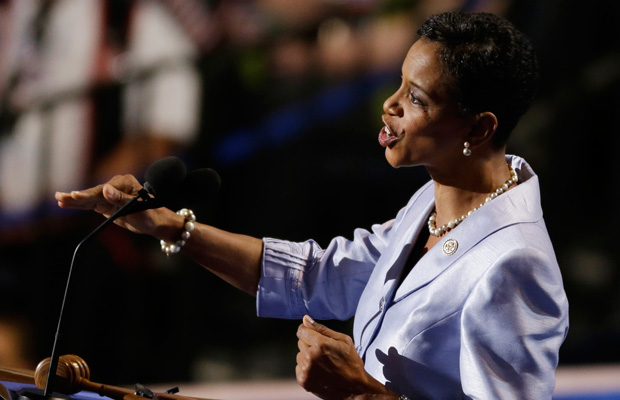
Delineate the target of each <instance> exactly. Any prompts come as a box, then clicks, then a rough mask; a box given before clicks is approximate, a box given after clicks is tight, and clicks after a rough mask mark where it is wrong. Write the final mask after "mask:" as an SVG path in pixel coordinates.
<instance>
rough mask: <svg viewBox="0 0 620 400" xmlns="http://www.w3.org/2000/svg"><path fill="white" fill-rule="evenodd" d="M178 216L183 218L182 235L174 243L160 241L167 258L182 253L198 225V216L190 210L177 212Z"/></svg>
mask: <svg viewBox="0 0 620 400" xmlns="http://www.w3.org/2000/svg"><path fill="white" fill-rule="evenodd" d="M176 214H177V215H178V216H180V217H182V218H183V229H182V231H181V233H180V234H177V238H176V239H175V240H174V241H166V240H164V239H162V240H161V241H160V244H161V250H162V251H163V252H164V253H165V254H166V255H167V256H169V255H171V254H176V253H178V252H179V251H181V249H182V248H183V246H185V243H186V241H187V240H189V238H190V237H191V232H192V231H193V230H194V226H195V223H196V215H195V214H194V212H193V211H192V210H190V209H188V208H182V209H180V210H179V211H177V212H176Z"/></svg>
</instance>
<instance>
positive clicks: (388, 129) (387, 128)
mask: <svg viewBox="0 0 620 400" xmlns="http://www.w3.org/2000/svg"><path fill="white" fill-rule="evenodd" d="M385 133H386V134H387V135H388V137H392V136H394V134H393V133H392V131H391V130H390V127H389V126H387V125H386V126H385Z"/></svg>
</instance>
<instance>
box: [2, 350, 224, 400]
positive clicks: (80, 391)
mask: <svg viewBox="0 0 620 400" xmlns="http://www.w3.org/2000/svg"><path fill="white" fill-rule="evenodd" d="M49 369H50V359H49V358H46V359H45V360H43V361H41V362H40V363H39V365H38V366H37V369H36V370H35V371H30V370H24V369H16V368H8V367H1V366H0V398H1V399H0V400H41V399H45V397H44V391H43V389H44V388H45V385H46V378H47V374H48V372H49ZM49 399H50V400H55V399H58V400H95V399H98V400H214V399H206V398H196V397H187V396H182V395H177V394H174V393H169V392H166V393H154V392H151V391H150V390H148V389H146V388H140V389H138V390H136V389H128V388H123V387H119V386H112V385H105V384H101V383H96V382H92V381H90V369H89V368H88V365H87V364H86V362H85V361H84V360H83V359H82V358H81V357H79V356H75V355H65V356H61V357H60V358H59V361H58V368H57V370H56V386H55V390H54V393H53V394H52V396H51V397H49Z"/></svg>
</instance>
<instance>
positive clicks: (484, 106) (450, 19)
mask: <svg viewBox="0 0 620 400" xmlns="http://www.w3.org/2000/svg"><path fill="white" fill-rule="evenodd" d="M418 35H419V36H420V37H421V38H425V39H428V40H430V41H433V42H437V43H440V44H441V48H440V50H439V58H440V59H441V60H442V62H443V64H444V68H445V69H446V72H447V73H448V74H449V75H450V76H451V81H448V82H450V84H452V85H454V89H455V96H456V97H455V100H456V102H457V104H458V106H459V108H460V109H461V111H462V112H463V113H474V114H475V113H480V112H484V111H490V112H493V113H494V114H495V115H496V116H497V119H498V121H499V122H498V127H497V131H496V133H495V140H494V143H495V145H497V146H499V147H501V146H503V145H505V144H506V141H507V140H508V136H509V135H510V133H511V132H512V130H513V129H514V127H515V125H516V124H517V122H518V120H519V118H520V117H521V116H522V115H523V114H524V113H525V111H527V109H528V107H529V106H530V104H531V102H532V100H533V99H534V97H535V96H536V91H537V89H538V62H537V60H536V54H535V53H534V49H533V48H532V45H531V43H530V41H529V40H528V39H527V38H526V37H525V35H524V34H523V33H521V32H520V31H519V30H518V29H517V28H516V27H515V26H514V25H513V24H511V23H510V22H509V21H508V20H506V19H504V18H502V17H499V16H497V15H493V14H488V13H463V12H446V13H442V14H437V15H433V16H431V17H430V18H428V19H427V20H426V22H425V23H424V24H423V25H422V26H421V27H420V29H419V30H418Z"/></svg>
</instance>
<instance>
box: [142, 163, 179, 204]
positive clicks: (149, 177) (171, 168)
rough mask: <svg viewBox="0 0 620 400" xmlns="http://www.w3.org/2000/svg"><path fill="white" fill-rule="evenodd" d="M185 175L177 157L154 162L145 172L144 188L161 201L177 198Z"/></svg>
mask: <svg viewBox="0 0 620 400" xmlns="http://www.w3.org/2000/svg"><path fill="white" fill-rule="evenodd" d="M186 174H187V169H186V168H185V164H184V163H183V161H181V160H180V159H179V158H177V157H165V158H162V159H160V160H157V161H155V162H154V163H153V164H151V166H150V167H149V168H148V169H147V170H146V173H145V174H144V180H145V182H144V188H145V189H146V190H147V191H148V192H149V193H151V194H152V195H154V196H155V197H157V198H159V199H162V200H165V199H169V198H174V197H178V196H179V190H180V186H181V182H183V179H185V177H186Z"/></svg>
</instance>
